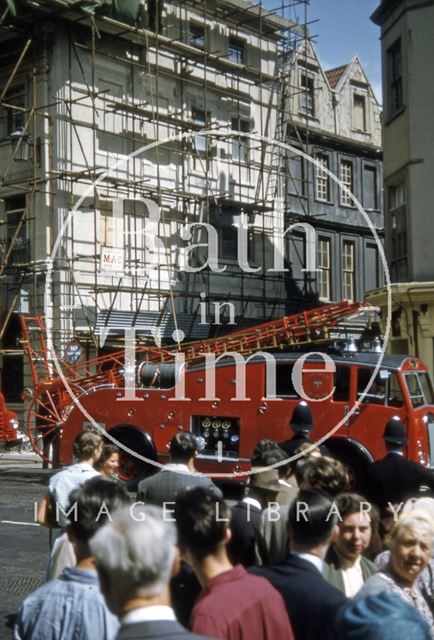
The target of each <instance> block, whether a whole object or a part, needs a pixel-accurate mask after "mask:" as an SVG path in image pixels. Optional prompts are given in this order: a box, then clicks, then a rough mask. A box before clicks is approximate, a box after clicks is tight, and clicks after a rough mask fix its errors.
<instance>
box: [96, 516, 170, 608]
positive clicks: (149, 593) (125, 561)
mask: <svg viewBox="0 0 434 640" xmlns="http://www.w3.org/2000/svg"><path fill="white" fill-rule="evenodd" d="M175 545H176V529H175V526H174V524H173V522H170V521H167V519H166V520H165V519H164V518H163V511H162V509H160V508H159V507H154V506H151V505H146V506H142V507H141V508H140V509H139V508H136V509H135V510H134V513H131V511H130V509H122V510H120V511H118V512H116V513H115V514H114V516H113V521H112V522H109V523H107V524H106V525H104V526H103V527H102V528H101V529H100V530H99V531H98V532H97V533H96V534H95V536H94V537H93V538H92V540H91V541H90V549H91V551H92V554H93V556H94V557H95V560H96V563H97V566H98V568H99V569H100V570H102V572H103V573H105V574H106V575H108V576H109V577H110V579H111V580H112V581H114V582H115V583H116V585H117V588H118V591H119V592H120V593H122V592H124V593H125V594H127V593H128V594H135V595H136V596H137V597H153V596H157V595H159V594H160V593H161V592H162V591H163V590H164V589H165V588H166V586H167V584H168V583H169V580H170V575H171V570H172V565H173V560H174V557H175Z"/></svg>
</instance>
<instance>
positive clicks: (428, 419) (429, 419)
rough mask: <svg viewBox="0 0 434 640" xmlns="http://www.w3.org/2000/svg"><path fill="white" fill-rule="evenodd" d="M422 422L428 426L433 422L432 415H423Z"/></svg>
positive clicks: (433, 416)
mask: <svg viewBox="0 0 434 640" xmlns="http://www.w3.org/2000/svg"><path fill="white" fill-rule="evenodd" d="M422 420H423V421H424V422H425V424H430V422H434V413H431V411H429V412H428V413H427V414H426V415H424V417H423V418H422Z"/></svg>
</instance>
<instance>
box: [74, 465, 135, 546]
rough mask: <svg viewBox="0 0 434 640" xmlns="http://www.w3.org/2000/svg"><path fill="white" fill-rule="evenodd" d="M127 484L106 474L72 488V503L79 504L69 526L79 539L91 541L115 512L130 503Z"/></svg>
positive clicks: (76, 505)
mask: <svg viewBox="0 0 434 640" xmlns="http://www.w3.org/2000/svg"><path fill="white" fill-rule="evenodd" d="M129 502H130V499H129V496H128V492H127V490H126V488H125V487H124V485H123V484H121V483H120V482H117V481H116V480H112V479H111V478H107V477H105V476H95V477H93V478H90V479H89V480H87V481H86V482H85V483H83V484H82V485H81V486H80V487H78V488H77V489H75V490H74V491H72V493H71V495H70V498H69V503H70V507H71V506H72V505H75V513H74V512H73V515H72V517H70V524H69V527H68V528H69V529H70V531H71V532H72V533H73V534H74V537H75V538H76V539H77V540H81V541H82V542H88V541H89V540H90V538H91V537H92V536H93V535H94V534H95V532H96V531H97V530H98V529H99V528H100V527H102V526H103V525H104V524H105V523H106V522H107V520H108V519H109V518H110V517H111V516H112V514H113V513H114V511H116V510H117V509H121V508H122V507H125V506H127V505H128V504H129Z"/></svg>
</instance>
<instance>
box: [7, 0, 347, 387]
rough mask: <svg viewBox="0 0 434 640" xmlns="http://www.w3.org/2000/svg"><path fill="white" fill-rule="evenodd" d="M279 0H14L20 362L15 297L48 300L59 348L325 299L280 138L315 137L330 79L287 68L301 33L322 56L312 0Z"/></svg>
mask: <svg viewBox="0 0 434 640" xmlns="http://www.w3.org/2000/svg"><path fill="white" fill-rule="evenodd" d="M269 4H270V3H262V2H259V3H252V2H247V1H245V0H202V1H194V0H191V1H178V2H177V1H167V2H166V1H163V0H128V1H123V2H108V1H105V0H94V1H91V0H85V1H84V2H83V1H81V2H76V1H75V0H66V1H65V0H36V1H30V0H8V1H7V2H5V3H2V5H1V6H2V15H1V18H0V56H1V72H0V74H1V76H0V80H1V82H0V102H1V105H0V108H1V122H0V126H1V130H2V133H1V136H0V138H1V144H0V174H1V185H0V197H1V199H2V203H1V206H2V216H1V218H2V224H1V227H0V229H1V234H2V235H1V246H0V249H1V267H0V275H1V278H2V289H1V290H2V294H1V304H2V315H1V318H2V327H1V336H0V337H1V338H2V339H3V358H9V364H8V370H9V371H12V370H13V367H15V368H16V369H17V371H18V374H17V375H19V370H20V366H21V367H22V365H20V362H21V361H22V357H21V356H20V353H19V352H18V351H17V344H18V343H17V332H16V325H15V321H14V317H15V313H17V312H22V313H30V314H31V315H38V314H43V315H45V320H46V324H47V326H48V327H49V329H50V330H51V332H52V336H53V345H54V348H55V350H56V352H57V353H61V354H65V353H66V355H67V354H68V346H69V345H71V344H72V341H73V340H75V339H77V338H79V339H80V347H81V348H84V349H85V350H86V351H87V356H88V357H89V356H91V355H93V354H94V353H95V352H97V351H99V352H100V351H101V343H102V342H103V341H104V340H106V345H110V344H111V343H112V342H113V340H114V339H115V338H119V337H122V335H123V331H124V329H126V328H128V327H135V328H136V329H137V334H138V336H142V337H145V338H147V339H152V340H156V341H157V342H158V341H159V340H167V339H170V338H172V336H173V331H174V330H176V329H181V330H182V331H183V333H184V335H185V336H186V337H187V338H197V337H208V336H210V335H213V333H215V332H216V331H218V330H222V328H223V325H228V324H229V325H231V324H232V325H234V324H235V325H238V326H240V325H242V324H243V323H244V324H249V323H253V322H257V321H258V320H259V321H260V320H262V319H271V318H274V317H278V316H281V315H283V314H284V313H285V312H287V311H288V310H289V309H292V308H293V307H294V301H295V302H296V306H297V307H298V308H302V307H303V306H306V305H310V306H315V305H316V304H318V300H319V295H318V290H317V288H316V284H315V282H314V281H315V278H313V277H312V276H314V275H315V274H310V275H309V281H308V286H307V287H306V271H304V272H303V273H301V265H299V267H300V269H299V271H300V273H301V275H300V278H299V277H298V272H297V274H295V272H294V271H293V270H292V263H293V261H294V259H295V257H294V256H296V255H299V245H298V244H297V243H298V242H299V240H297V238H298V237H299V236H297V234H294V236H293V235H292V234H291V233H286V234H285V235H284V230H285V229H288V227H289V226H290V225H291V224H294V223H297V222H298V223H299V222H300V220H301V215H300V210H297V209H296V208H294V206H293V205H292V204H291V201H292V200H293V198H289V197H287V195H288V193H294V190H293V191H291V189H289V187H288V185H289V184H291V185H292V186H294V184H295V185H296V187H297V188H296V190H295V193H297V194H299V195H300V196H301V197H302V198H306V195H305V194H303V193H302V189H303V188H304V186H303V185H304V184H306V183H308V182H309V178H308V177H307V167H306V168H305V171H306V175H301V174H297V173H293V172H292V170H293V167H294V160H296V159H297V152H292V151H287V150H285V149H283V147H282V144H283V143H285V142H286V141H287V139H288V135H291V136H293V142H294V140H295V142H296V143H297V146H299V148H300V149H301V150H306V149H308V146H309V145H308V142H309V141H308V139H307V137H306V136H307V134H306V131H307V130H308V128H309V118H310V117H311V116H312V117H313V114H309V113H308V111H309V108H310V107H309V104H310V100H311V99H313V98H312V91H314V92H315V91H316V89H317V87H314V86H313V85H311V84H310V80H309V78H310V75H306V74H305V76H299V75H297V74H298V71H297V73H295V74H293V73H292V72H291V68H292V67H291V65H292V64H293V61H294V60H295V59H296V58H295V55H296V52H297V51H300V50H301V48H302V50H303V60H302V61H301V62H300V60H301V58H300V56H299V58H298V63H297V64H301V66H303V63H304V68H305V70H306V69H308V68H311V67H312V63H311V61H310V60H309V59H308V54H307V53H306V52H307V51H308V50H307V48H306V46H305V45H306V43H309V44H310V38H309V33H308V30H307V26H306V22H307V19H306V5H307V4H308V3H307V2H306V0H299V1H298V2H288V3H284V2H282V3H281V4H280V7H277V8H275V9H274V10H270V9H268V6H269ZM266 5H267V6H266ZM303 47H304V49H303ZM303 61H304V62H303ZM294 64H295V63H294ZM297 69H298V67H297ZM323 75H324V74H323ZM303 78H304V79H303ZM326 85H327V86H326V88H327V90H331V85H330V84H329V83H328V81H326ZM319 95H320V97H321V95H322V96H324V91H323V92H322V94H321V92H320V93H319ZM294 100H296V101H297V104H304V105H305V110H304V111H305V112H304V113H300V114H299V117H298V118H297V117H296V118H292V117H291V112H292V110H293V108H294V107H293V104H294ZM315 100H317V98H315ZM318 104H319V102H318ZM299 129H303V130H304V133H303V132H301V133H300V131H299ZM204 132H206V133H204ZM269 140H275V141H277V143H278V145H275V144H274V145H273V144H270V142H269ZM279 143H280V146H279ZM309 151H310V149H309ZM312 171H313V169H312ZM312 171H310V173H312ZM312 176H313V177H314V173H312ZM312 180H313V178H312ZM306 181H307V182H306ZM302 212H303V211H302ZM205 225H209V226H208V227H206V226H205ZM298 231H299V230H298ZM294 238H295V239H294ZM214 241H215V245H216V246H215V247H214V244H213V243H214ZM212 247H214V253H213V250H212ZM294 247H295V248H294ZM291 252H292V253H291ZM213 256H214V259H213ZM279 266H280V267H282V268H279ZM312 282H313V284H312ZM335 297H336V298H338V297H339V296H335ZM289 302H290V303H291V304H292V307H291V304H289ZM226 329H227V326H226ZM180 335H181V336H182V334H179V333H178V334H177V337H178V339H180ZM72 351H73V350H72ZM20 358H21V360H20ZM21 377H22V376H21ZM15 386H16V387H17V385H15ZM17 388H18V387H17ZM17 393H18V392H17Z"/></svg>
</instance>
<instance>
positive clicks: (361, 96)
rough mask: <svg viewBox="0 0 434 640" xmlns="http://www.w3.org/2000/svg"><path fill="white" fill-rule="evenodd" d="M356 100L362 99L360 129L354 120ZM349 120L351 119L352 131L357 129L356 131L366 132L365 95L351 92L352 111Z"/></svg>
mask: <svg viewBox="0 0 434 640" xmlns="http://www.w3.org/2000/svg"><path fill="white" fill-rule="evenodd" d="M356 100H361V101H363V108H362V113H363V127H362V129H361V128H360V127H358V126H357V122H356V118H355V114H356ZM351 120H352V129H353V131H357V132H358V133H367V131H368V112H367V101H366V96H365V95H363V94H361V93H356V92H354V93H353V108H352V113H351Z"/></svg>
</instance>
